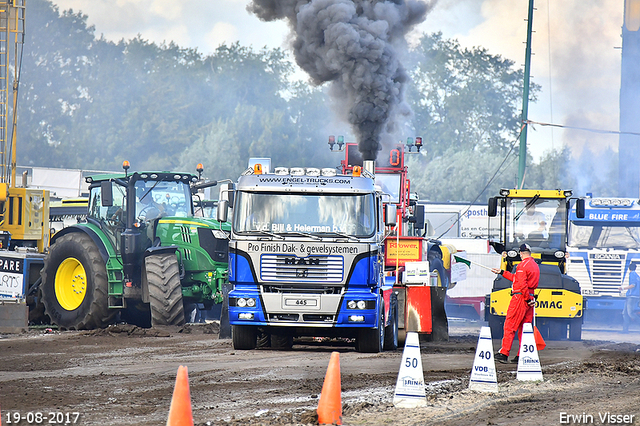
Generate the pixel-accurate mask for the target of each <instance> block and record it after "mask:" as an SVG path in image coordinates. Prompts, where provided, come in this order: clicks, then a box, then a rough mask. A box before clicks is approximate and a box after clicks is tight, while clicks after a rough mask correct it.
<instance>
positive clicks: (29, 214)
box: [0, 0, 49, 253]
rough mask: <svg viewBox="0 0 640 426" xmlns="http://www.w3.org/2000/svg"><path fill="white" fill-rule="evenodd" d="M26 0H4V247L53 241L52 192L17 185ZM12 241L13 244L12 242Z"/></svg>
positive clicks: (0, 112)
mask: <svg viewBox="0 0 640 426" xmlns="http://www.w3.org/2000/svg"><path fill="white" fill-rule="evenodd" d="M25 3H26V0H0V150H1V151H0V168H1V172H2V173H1V176H0V248H2V249H6V248H15V247H30V248H33V249H37V251H38V252H39V253H43V252H44V250H45V249H46V248H47V247H48V244H49V191H46V190H40V189H31V188H26V186H27V185H26V177H23V181H22V187H18V186H17V185H16V140H17V128H18V108H17V105H18V89H19V86H20V84H19V83H20V69H21V63H22V51H23V47H24V34H25V11H26V9H25ZM9 240H10V241H11V243H10V244H9Z"/></svg>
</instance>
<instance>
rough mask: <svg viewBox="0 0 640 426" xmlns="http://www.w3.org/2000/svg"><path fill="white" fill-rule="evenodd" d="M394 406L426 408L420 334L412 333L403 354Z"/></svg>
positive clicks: (409, 333) (407, 339)
mask: <svg viewBox="0 0 640 426" xmlns="http://www.w3.org/2000/svg"><path fill="white" fill-rule="evenodd" d="M393 405H395V406H396V407H401V408H415V407H424V406H425V405H427V395H426V393H425V390H424V371H423V370H422V357H421V356H420V341H419V339H418V333H416V332H413V331H410V332H408V333H407V338H406V340H405V344H404V351H403V352H402V362H401V363H400V371H399V372H398V381H397V382H396V392H395V394H394V395H393Z"/></svg>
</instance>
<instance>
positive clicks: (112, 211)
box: [40, 166, 229, 329]
mask: <svg viewBox="0 0 640 426" xmlns="http://www.w3.org/2000/svg"><path fill="white" fill-rule="evenodd" d="M127 169H128V167H127V166H125V173H121V174H104V175H97V176H91V177H87V178H86V180H87V183H89V190H90V196H89V207H88V214H87V219H86V222H83V223H78V224H77V225H73V226H70V227H67V228H64V229H63V230H61V231H60V232H57V233H56V234H54V235H53V237H52V238H51V246H50V248H49V251H48V253H47V255H46V257H45V260H44V267H43V269H42V271H41V277H42V283H41V285H40V290H41V300H42V302H43V304H44V307H45V313H46V314H48V315H49V317H50V318H51V321H52V322H53V323H55V324H57V325H58V326H60V327H62V328H66V329H93V328H100V327H105V326H107V325H108V324H110V323H112V322H113V321H114V320H115V318H116V314H117V313H118V312H120V313H121V314H122V316H123V317H124V319H126V320H128V321H129V322H132V323H136V324H138V325H143V326H148V325H151V326H156V325H181V324H183V323H184V322H185V306H193V305H194V304H196V303H202V304H204V306H205V308H207V309H208V308H210V307H211V306H212V305H213V304H214V303H221V302H222V289H223V284H224V282H225V280H226V279H227V268H228V263H227V262H228V260H227V252H228V238H227V235H228V233H229V227H228V225H227V224H224V223H223V224H221V223H220V222H218V221H217V220H215V219H211V218H203V217H195V216H194V207H193V206H194V194H196V193H197V191H198V190H199V189H202V188H204V187H208V186H214V185H216V184H217V182H215V181H214V182H200V181H199V179H198V177H197V176H195V175H192V174H189V173H171V172H145V173H138V172H136V173H133V174H128V173H127ZM195 199H197V196H196V197H195Z"/></svg>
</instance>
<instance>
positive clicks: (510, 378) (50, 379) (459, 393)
mask: <svg viewBox="0 0 640 426" xmlns="http://www.w3.org/2000/svg"><path fill="white" fill-rule="evenodd" d="M481 325H482V323H479V322H477V323H474V322H462V321H460V322H455V321H453V322H452V323H451V327H450V335H451V338H450V341H449V342H446V343H429V342H423V343H421V349H420V352H421V356H422V364H423V369H424V376H425V382H426V383H427V386H426V392H427V399H428V405H427V407H424V408H416V409H400V408H395V407H394V406H393V404H392V399H393V393H394V389H395V384H396V380H397V377H398V370H399V366H400V361H401V358H402V350H401V349H399V350H397V351H393V352H384V353H381V354H361V353H357V352H355V350H354V349H353V348H352V347H350V346H337V347H336V346H323V345H322V344H321V343H315V344H314V343H313V342H307V344H296V345H295V346H294V348H293V350H292V351H286V352H278V351H273V350H268V349H259V350H254V351H235V350H233V348H232V347H231V341H230V340H219V339H218V338H217V331H218V330H217V324H216V323H212V324H206V325H186V326H184V327H182V328H169V329H140V328H136V327H133V326H129V325H118V326H113V327H110V328H109V329H106V330H97V331H85V332H76V331H65V332H58V331H55V330H46V329H40V330H31V331H29V332H28V333H23V334H19V335H1V336H0V409H1V410H2V424H4V425H5V426H6V425H9V424H16V423H15V422H13V419H14V415H15V413H16V412H18V413H20V415H21V416H25V417H26V416H27V415H28V414H29V413H37V412H40V413H44V418H43V419H42V423H40V424H51V423H49V422H48V421H49V420H50V419H51V418H52V417H49V413H62V414H63V415H65V416H66V414H67V413H70V414H71V413H79V417H78V420H77V422H76V424H81V425H164V424H165V423H166V419H167V415H168V412H169V406H170V401H171V395H172V392H173V387H174V383H175V377H176V372H177V369H178V366H180V365H186V366H187V367H188V370H189V387H190V391H191V399H192V407H193V417H194V421H195V423H196V425H228V424H234V425H235V424H238V425H240V424H242V425H245V424H255V425H260V424H264V425H286V424H316V423H317V418H316V414H315V410H316V408H317V405H318V398H319V393H320V391H321V389H322V384H323V380H324V375H325V373H326V369H327V365H328V363H329V358H330V355H331V352H332V351H338V352H340V371H341V384H342V403H343V424H345V425H387V424H388V425H435V424H438V425H465V426H467V425H515V424H525V423H526V424H528V425H559V424H638V425H640V331H632V332H631V333H630V334H621V333H620V332H619V331H616V330H615V329H607V328H601V329H595V328H594V329H587V330H586V331H584V333H583V337H584V340H583V341H581V342H568V341H562V342H558V341H555V342H547V343H548V346H547V348H546V349H545V350H544V351H542V352H540V361H541V364H542V370H543V376H544V380H543V381H542V382H519V381H517V380H516V377H515V372H516V365H515V364H497V370H498V385H499V391H498V393H481V392H475V391H470V390H468V384H469V377H470V373H471V368H472V365H473V359H474V355H475V348H476V344H477V341H478V335H479V330H480V326H481ZM493 343H494V348H495V349H496V350H497V349H498V348H499V341H497V340H494V342H493ZM514 351H515V345H514ZM513 353H514V352H512V354H513ZM563 413H564V414H563ZM606 413H609V414H612V415H615V416H623V415H627V416H632V415H633V418H632V419H631V418H630V417H627V420H631V421H629V422H627V423H623V421H624V420H625V419H624V418H623V417H613V418H611V417H610V418H609V420H611V419H613V420H616V421H617V420H620V421H619V422H611V421H609V422H607V421H606V419H605V421H602V419H601V418H600V416H605V415H606ZM569 415H576V416H577V415H587V417H586V418H585V420H586V421H573V423H571V422H570V421H568V420H570V419H571V418H570V417H568V416H569ZM588 416H592V417H591V418H589V417H588ZM35 418H36V417H34V419H35ZM53 418H54V420H55V419H56V417H55V416H54V417H53ZM69 418H70V420H72V421H73V420H74V418H75V416H74V415H72V416H71V417H69ZM34 419H31V420H32V422H31V423H29V421H28V420H22V421H21V422H19V423H17V424H23V425H26V424H37V423H36V422H35V420H34ZM57 419H58V420H60V419H61V417H60V415H58V417H57ZM65 419H66V417H65ZM589 420H591V421H590V422H589Z"/></svg>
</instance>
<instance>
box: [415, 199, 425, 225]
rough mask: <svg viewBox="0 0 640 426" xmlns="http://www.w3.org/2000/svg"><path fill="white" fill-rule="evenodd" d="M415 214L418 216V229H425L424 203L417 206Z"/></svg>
mask: <svg viewBox="0 0 640 426" xmlns="http://www.w3.org/2000/svg"><path fill="white" fill-rule="evenodd" d="M414 216H415V218H416V224H415V227H416V229H424V204H418V205H417V206H416V212H415V213H414Z"/></svg>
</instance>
